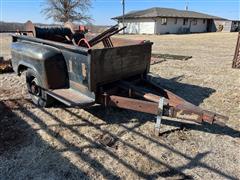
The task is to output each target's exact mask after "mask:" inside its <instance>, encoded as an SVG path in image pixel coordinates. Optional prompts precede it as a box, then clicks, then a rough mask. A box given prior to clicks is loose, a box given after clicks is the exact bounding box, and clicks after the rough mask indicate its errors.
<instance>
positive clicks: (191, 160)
mask: <svg viewBox="0 0 240 180" xmlns="http://www.w3.org/2000/svg"><path fill="white" fill-rule="evenodd" d="M27 101H28V100H27ZM5 104H14V108H13V109H15V110H20V111H21V112H22V113H23V114H24V116H26V117H28V118H31V119H32V120H33V121H34V122H35V123H37V124H38V125H39V127H40V129H41V130H44V131H45V132H46V133H47V134H48V135H49V136H51V137H53V138H55V139H56V140H57V141H59V142H61V143H62V144H64V146H65V149H64V150H56V149H54V148H53V147H51V146H50V145H49V144H47V143H46V142H44V141H43V140H41V138H40V137H39V135H38V134H37V133H36V132H34V130H32V129H31V127H30V126H29V125H28V124H26V123H25V121H24V120H23V119H21V118H20V117H18V116H16V115H15V113H14V112H12V111H11V109H12V107H11V108H9V107H7V106H6V105H5ZM31 106H32V107H30V108H37V107H36V106H35V105H33V104H31ZM102 108H103V107H101V106H96V107H92V108H89V109H87V111H89V112H90V113H93V114H94V115H96V116H97V117H99V118H101V119H102V120H104V121H105V122H106V124H113V123H117V124H118V125H119V126H121V127H122V128H124V129H125V132H127V133H130V132H131V133H134V134H135V135H137V136H139V137H141V138H145V139H147V140H148V141H150V142H151V143H155V144H156V145H158V146H161V147H163V148H165V149H167V150H168V151H171V152H172V153H174V154H177V155H178V156H180V157H182V158H185V159H186V160H188V163H186V164H185V165H183V166H179V167H174V166H172V165H169V164H168V163H166V162H164V160H162V159H157V158H156V157H154V156H152V155H150V154H148V153H146V152H145V151H144V150H143V149H141V148H139V147H137V145H136V144H133V143H129V142H126V141H124V140H122V139H121V133H119V134H117V135H116V134H113V132H110V131H108V130H106V129H103V128H101V125H99V124H98V125H96V124H94V122H91V121H90V120H89V119H85V118H83V117H81V116H79V115H78V114H76V113H74V112H72V111H71V110H70V109H68V108H65V107H62V110H63V111H65V112H66V113H69V114H71V115H72V116H75V117H76V118H77V119H80V120H81V121H83V122H84V123H85V125H84V126H87V127H92V128H95V129H97V130H98V131H99V132H100V133H101V134H107V135H109V136H110V137H112V138H113V139H115V140H117V141H119V142H121V143H122V144H123V145H124V146H126V147H128V148H130V149H131V150H132V151H134V152H135V153H139V154H141V156H142V157H146V158H147V159H148V160H149V161H153V162H154V163H157V164H158V165H159V167H164V170H160V171H159V172H154V173H146V172H142V171H141V170H139V169H138V168H137V167H135V166H133V165H132V164H130V163H128V162H127V161H126V160H124V159H122V158H120V157H119V156H118V155H117V154H116V153H115V152H114V151H112V150H111V149H110V148H109V147H107V146H105V145H103V144H101V143H99V142H98V141H95V140H93V139H92V138H90V137H87V136H86V135H85V134H83V133H81V132H79V131H78V130H77V129H76V128H77V127H74V125H73V126H69V125H68V124H66V123H65V122H64V121H63V120H62V119H61V118H60V117H57V116H56V115H54V114H53V113H51V112H49V111H48V109H44V108H42V109H40V110H41V111H42V112H43V113H45V114H47V115H48V116H50V117H51V118H52V119H53V120H54V121H56V122H57V123H59V126H61V127H63V128H65V129H67V130H69V131H70V133H71V134H72V135H73V136H77V137H79V138H81V139H84V140H85V141H86V142H88V143H90V144H91V145H90V146H87V148H90V149H91V148H92V149H97V150H98V151H102V152H104V153H105V154H106V155H107V156H110V157H111V158H113V159H114V161H116V162H117V163H119V164H121V165H123V166H124V167H125V168H127V169H128V170H130V171H131V172H133V173H134V174H136V175H137V176H139V177H141V178H148V179H156V178H159V177H164V178H177V179H193V177H191V176H189V175H187V174H185V173H184V170H186V169H192V168H194V167H202V168H206V169H208V170H209V171H211V172H213V173H216V174H218V175H220V176H222V177H224V178H228V179H236V178H235V177H233V176H231V175H229V174H226V173H224V172H222V171H220V170H218V169H215V168H214V167H211V166H209V165H208V164H205V163H203V162H202V161H201V159H202V158H204V157H205V156H206V155H207V154H208V153H210V152H204V153H198V154H197V155H196V156H195V157H190V156H188V155H186V154H184V153H182V152H179V151H177V150H176V149H174V148H172V147H170V146H168V145H166V144H163V143H160V142H159V141H158V140H157V139H156V138H154V137H149V136H146V135H144V134H142V133H141V132H139V131H137V130H135V128H137V127H138V126H140V125H142V124H143V123H145V122H146V120H147V119H149V116H148V115H146V116H142V114H141V113H130V114H132V115H131V116H134V117H135V118H137V119H138V120H139V122H138V123H137V125H136V126H134V127H131V128H129V127H127V126H126V125H124V123H126V119H130V118H131V117H127V118H124V119H125V120H124V121H123V120H122V119H123V118H122V117H121V116H119V117H117V118H116V117H115V112H116V111H123V110H117V109H113V110H112V112H111V110H110V111H104V110H103V109H102ZM1 109H2V112H3V114H2V115H3V116H4V117H6V116H7V117H8V119H10V120H11V119H12V118H16V119H17V120H16V121H17V124H18V126H20V127H21V133H19V134H21V135H24V137H21V135H20V136H19V134H18V135H17V136H15V137H16V138H19V139H21V140H23V141H20V142H21V144H19V143H12V144H10V146H9V147H8V146H6V147H5V151H6V150H8V151H9V150H12V151H14V149H15V151H17V149H18V148H21V147H25V146H28V144H29V143H32V142H33V139H35V140H34V142H35V143H36V142H37V144H38V147H39V149H41V148H42V147H45V146H47V151H48V152H47V153H48V154H49V155H48V156H49V158H50V159H49V160H48V161H47V162H46V163H50V167H51V169H48V168H46V167H49V164H46V163H45V162H44V163H43V164H41V166H43V167H38V168H39V171H40V172H39V173H41V170H45V169H46V172H45V173H46V174H45V175H41V174H40V175H39V174H38V175H39V176H40V178H44V177H47V176H48V175H49V176H50V175H52V174H54V175H55V178H56V177H61V178H62V179H64V178H69V179H79V178H92V176H91V174H87V172H85V171H83V170H81V169H79V168H78V167H76V166H75V165H74V164H72V163H71V162H70V161H69V160H68V159H66V158H64V157H63V156H62V155H61V153H62V152H67V151H69V152H74V153H75V154H76V156H78V158H79V159H80V160H81V161H83V162H85V163H87V164H88V165H89V166H90V167H91V168H92V169H94V171H95V172H97V173H98V174H101V176H103V177H104V178H108V179H119V178H120V175H119V174H115V172H113V171H112V170H110V168H108V166H106V165H105V164H104V163H103V162H101V161H99V160H98V159H95V158H93V157H92V156H91V155H90V154H88V153H85V152H84V151H83V148H79V147H77V146H76V145H74V144H72V143H71V142H69V141H68V140H67V139H66V138H65V137H63V136H61V135H59V134H58V135H57V136H56V133H55V132H54V131H53V130H52V129H51V128H50V127H49V126H48V125H47V124H46V123H45V122H44V119H42V118H41V117H38V116H36V115H35V114H34V113H32V112H31V111H29V107H28V108H27V107H25V106H24V105H23V104H21V101H19V100H12V102H11V103H9V102H8V103H4V102H1ZM118 114H119V113H118ZM120 114H121V113H120ZM11 117H12V118H11ZM112 117H115V118H112ZM111 119H114V120H115V121H114V122H112V121H111ZM106 124H105V125H106ZM14 127H15V126H13V129H10V131H14ZM3 128H4V127H3ZM125 132H124V131H123V132H122V133H125ZM26 135H27V136H26ZM24 141H25V142H24ZM26 141H28V142H26ZM30 141H32V142H30ZM16 142H18V141H16ZM38 155H39V156H40V157H30V158H31V159H39V158H41V154H34V155H33V156H38ZM59 159H60V161H59ZM15 161H16V160H15ZM26 161H27V159H26ZM55 161H58V162H60V164H61V166H62V167H65V168H64V171H59V169H58V165H56V164H55V163H54V162H55ZM51 163H52V164H51ZM44 166H46V167H44ZM24 168H25V169H27V170H28V171H27V172H28V173H26V174H25V177H23V178H27V177H31V178H36V177H35V175H34V174H36V170H35V171H34V169H32V168H33V167H32V166H31V164H29V163H26V164H25V165H24ZM159 169H162V168H159ZM32 170H33V171H34V174H32V172H31V171H32ZM1 177H4V179H12V178H14V175H10V176H9V174H4V173H3V174H2V175H1ZM8 177H9V178H8ZM15 178H16V177H15ZM95 178H97V177H95Z"/></svg>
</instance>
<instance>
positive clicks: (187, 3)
mask: <svg viewBox="0 0 240 180" xmlns="http://www.w3.org/2000/svg"><path fill="white" fill-rule="evenodd" d="M185 10H186V11H188V0H186V8H185Z"/></svg>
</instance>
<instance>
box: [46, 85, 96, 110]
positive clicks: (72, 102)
mask: <svg viewBox="0 0 240 180" xmlns="http://www.w3.org/2000/svg"><path fill="white" fill-rule="evenodd" d="M47 93H48V94H49V95H50V96H52V97H54V98H55V99H57V100H59V101H61V102H63V103H64V104H66V105H68V106H79V107H86V106H89V105H93V104H94V103H95V100H94V99H92V98H90V97H88V96H86V95H85V94H82V93H80V92H78V91H76V90H73V89H55V90H48V91H47Z"/></svg>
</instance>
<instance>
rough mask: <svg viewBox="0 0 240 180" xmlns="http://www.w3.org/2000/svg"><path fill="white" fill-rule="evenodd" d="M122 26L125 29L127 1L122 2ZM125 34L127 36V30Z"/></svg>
mask: <svg viewBox="0 0 240 180" xmlns="http://www.w3.org/2000/svg"><path fill="white" fill-rule="evenodd" d="M122 13H123V15H122V25H123V27H124V25H125V22H124V16H125V0H122ZM123 34H125V29H124V30H123Z"/></svg>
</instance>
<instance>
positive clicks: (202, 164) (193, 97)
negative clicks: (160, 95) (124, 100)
mask: <svg viewBox="0 0 240 180" xmlns="http://www.w3.org/2000/svg"><path fill="white" fill-rule="evenodd" d="M119 37H123V36H119ZM124 38H128V39H149V40H151V41H153V42H154V47H153V52H154V53H163V54H175V55H188V56H193V58H192V59H190V60H188V61H175V60H168V61H166V62H163V63H161V64H156V65H153V66H152V68H151V71H152V72H154V73H157V74H159V75H160V76H161V77H162V79H160V80H159V83H160V84H161V85H162V86H164V87H166V88H168V89H170V90H172V91H173V92H175V93H176V94H178V95H180V96H182V97H184V98H185V99H187V100H189V101H191V102H193V103H194V104H197V105H200V106H202V107H204V108H206V109H209V110H213V111H216V112H219V113H221V114H223V115H227V116H229V117H230V120H229V123H228V127H226V128H221V127H218V126H210V125H204V126H199V125H195V124H187V125H186V124H185V128H183V129H181V128H179V127H180V126H181V123H179V121H176V120H173V121H170V119H165V120H164V121H163V126H162V129H161V131H162V135H161V136H160V137H155V136H154V135H153V127H154V121H155V117H153V116H150V115H146V114H142V113H135V112H131V111H126V110H119V109H110V110H104V109H103V108H101V107H92V108H88V109H85V110H83V109H78V108H65V107H54V108H48V109H41V108H37V107H35V106H34V105H33V104H31V102H29V101H28V99H29V97H28V95H27V94H26V90H25V82H24V77H21V78H19V77H17V76H16V75H14V74H2V75H0V85H1V86H0V109H1V110H2V111H1V120H2V121H3V120H4V124H5V123H6V121H7V122H8V124H7V127H9V126H11V124H12V127H11V128H13V129H14V128H16V127H20V130H21V131H17V132H21V133H20V134H18V136H14V135H12V134H11V133H10V134H9V135H5V136H4V137H5V138H6V139H9V137H12V138H10V139H11V141H9V142H12V143H9V146H8V145H6V147H5V148H4V150H3V151H2V154H1V155H0V179H66V178H68V179H80V178H86V179H87V178H95V179H98V178H99V179H103V178H118V177H121V178H125V179H136V178H160V179H161V178H162V179H165V178H169V179H174V178H175V179H188V178H194V179H239V178H240V172H239V169H240V153H239V149H240V133H239V131H240V121H239V120H240V113H239V112H240V107H239V104H240V94H239V89H240V71H239V70H236V69H232V68H231V63H232V58H233V54H234V46H235V43H236V38H237V34H236V33H212V34H192V35H166V36H124ZM6 41H7V40H6ZM0 42H1V41H0ZM4 47H5V45H4ZM5 50H6V51H5ZM4 51H5V52H2V51H1V53H3V54H5V55H7V52H9V50H7V49H6V48H5V49H4ZM0 56H1V55H0ZM23 99H26V100H23ZM6 107H10V110H9V111H5V109H6ZM16 122H17V123H16ZM0 124H1V122H0ZM11 128H10V129H11ZM0 129H1V128H0ZM7 132H8V131H7ZM106 134H107V135H109V136H113V137H114V138H115V144H114V145H113V146H112V147H105V146H103V145H101V144H100V143H99V141H98V140H99V138H100V137H102V136H103V135H106ZM14 138H15V139H14ZM18 138H19V139H20V140H19V139H18ZM16 142H17V143H16ZM0 153H1V152H0Z"/></svg>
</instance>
